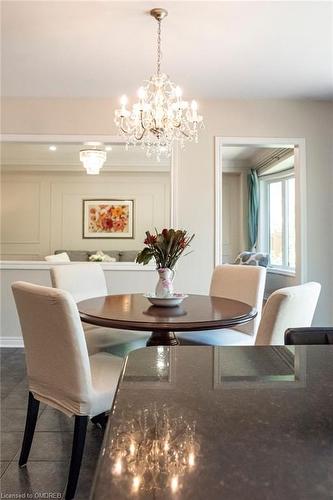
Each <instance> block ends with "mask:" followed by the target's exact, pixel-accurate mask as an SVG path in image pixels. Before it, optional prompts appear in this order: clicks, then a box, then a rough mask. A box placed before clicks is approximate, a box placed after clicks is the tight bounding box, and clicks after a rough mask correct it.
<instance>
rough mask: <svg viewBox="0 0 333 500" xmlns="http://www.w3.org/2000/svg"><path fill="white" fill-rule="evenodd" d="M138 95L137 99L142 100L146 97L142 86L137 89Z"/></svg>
mask: <svg viewBox="0 0 333 500" xmlns="http://www.w3.org/2000/svg"><path fill="white" fill-rule="evenodd" d="M138 97H139V99H141V100H143V99H144V98H145V97H146V91H145V89H144V87H140V88H139V90H138Z"/></svg>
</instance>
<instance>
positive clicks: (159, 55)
mask: <svg viewBox="0 0 333 500" xmlns="http://www.w3.org/2000/svg"><path fill="white" fill-rule="evenodd" d="M160 73H161V20H160V19H159V20H158V28H157V74H158V75H159V74H160Z"/></svg>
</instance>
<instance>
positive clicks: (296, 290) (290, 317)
mask: <svg viewBox="0 0 333 500" xmlns="http://www.w3.org/2000/svg"><path fill="white" fill-rule="evenodd" d="M320 290H321V286H320V284H319V283H315V282H310V283H304V284H303V285H296V286H289V287H287V288H280V290H276V291H275V292H273V293H272V294H271V295H270V296H269V298H268V300H267V303H266V305H265V308H264V311H263V315H262V319H261V321H260V325H259V329H258V333H257V338H256V342H255V344H256V345H284V332H285V331H286V330H287V328H298V327H307V326H311V323H312V319H313V316H314V313H315V310H316V307H317V302H318V299H319V294H320Z"/></svg>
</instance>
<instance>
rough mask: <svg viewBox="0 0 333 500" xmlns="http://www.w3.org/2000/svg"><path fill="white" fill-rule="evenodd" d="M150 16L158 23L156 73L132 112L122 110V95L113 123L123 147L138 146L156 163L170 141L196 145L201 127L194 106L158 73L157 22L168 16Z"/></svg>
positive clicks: (167, 150)
mask: <svg viewBox="0 0 333 500" xmlns="http://www.w3.org/2000/svg"><path fill="white" fill-rule="evenodd" d="M150 14H151V15H152V16H153V17H154V18H155V19H156V20H157V22H158V35H157V71H156V74H154V75H153V76H152V77H151V78H150V80H148V81H146V82H145V83H146V85H145V86H144V87H140V89H139V91H138V97H139V102H137V103H136V104H134V105H133V108H132V111H129V110H128V109H126V104H127V97H126V95H123V96H122V98H121V100H120V103H121V108H120V109H117V110H116V111H115V123H116V125H117V126H118V127H119V130H120V132H121V134H123V135H125V136H126V137H127V144H137V143H138V142H139V143H142V147H146V152H147V156H150V155H151V153H152V152H154V153H156V156H157V159H158V160H159V159H160V155H161V154H162V153H165V154H166V155H167V156H170V155H171V151H172V145H173V142H174V140H175V139H176V140H179V141H180V144H181V146H183V145H184V141H185V140H193V139H194V140H195V141H196V142H197V141H198V127H199V126H202V116H200V115H198V105H197V103H196V101H192V103H191V105H190V106H189V103H188V102H187V101H183V100H182V98H181V97H182V91H181V89H180V87H178V86H176V85H175V84H174V83H173V82H171V81H170V80H169V77H168V76H167V75H166V74H164V73H161V71H160V68H161V22H162V20H163V18H164V17H166V16H167V15H168V12H167V11H166V10H164V9H160V8H158V9H153V10H151V11H150Z"/></svg>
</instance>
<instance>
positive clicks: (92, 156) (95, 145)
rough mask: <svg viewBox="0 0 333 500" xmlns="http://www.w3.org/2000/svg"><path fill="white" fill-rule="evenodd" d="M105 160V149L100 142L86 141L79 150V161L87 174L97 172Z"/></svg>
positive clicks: (95, 173)
mask: <svg viewBox="0 0 333 500" xmlns="http://www.w3.org/2000/svg"><path fill="white" fill-rule="evenodd" d="M105 160H106V151H105V150H104V149H103V148H101V143H100V142H87V143H86V144H85V147H84V149H81V151H80V161H82V163H83V166H84V168H85V169H86V171H87V174H90V175H97V174H99V171H100V169H101V168H102V167H103V165H104V162H105Z"/></svg>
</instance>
